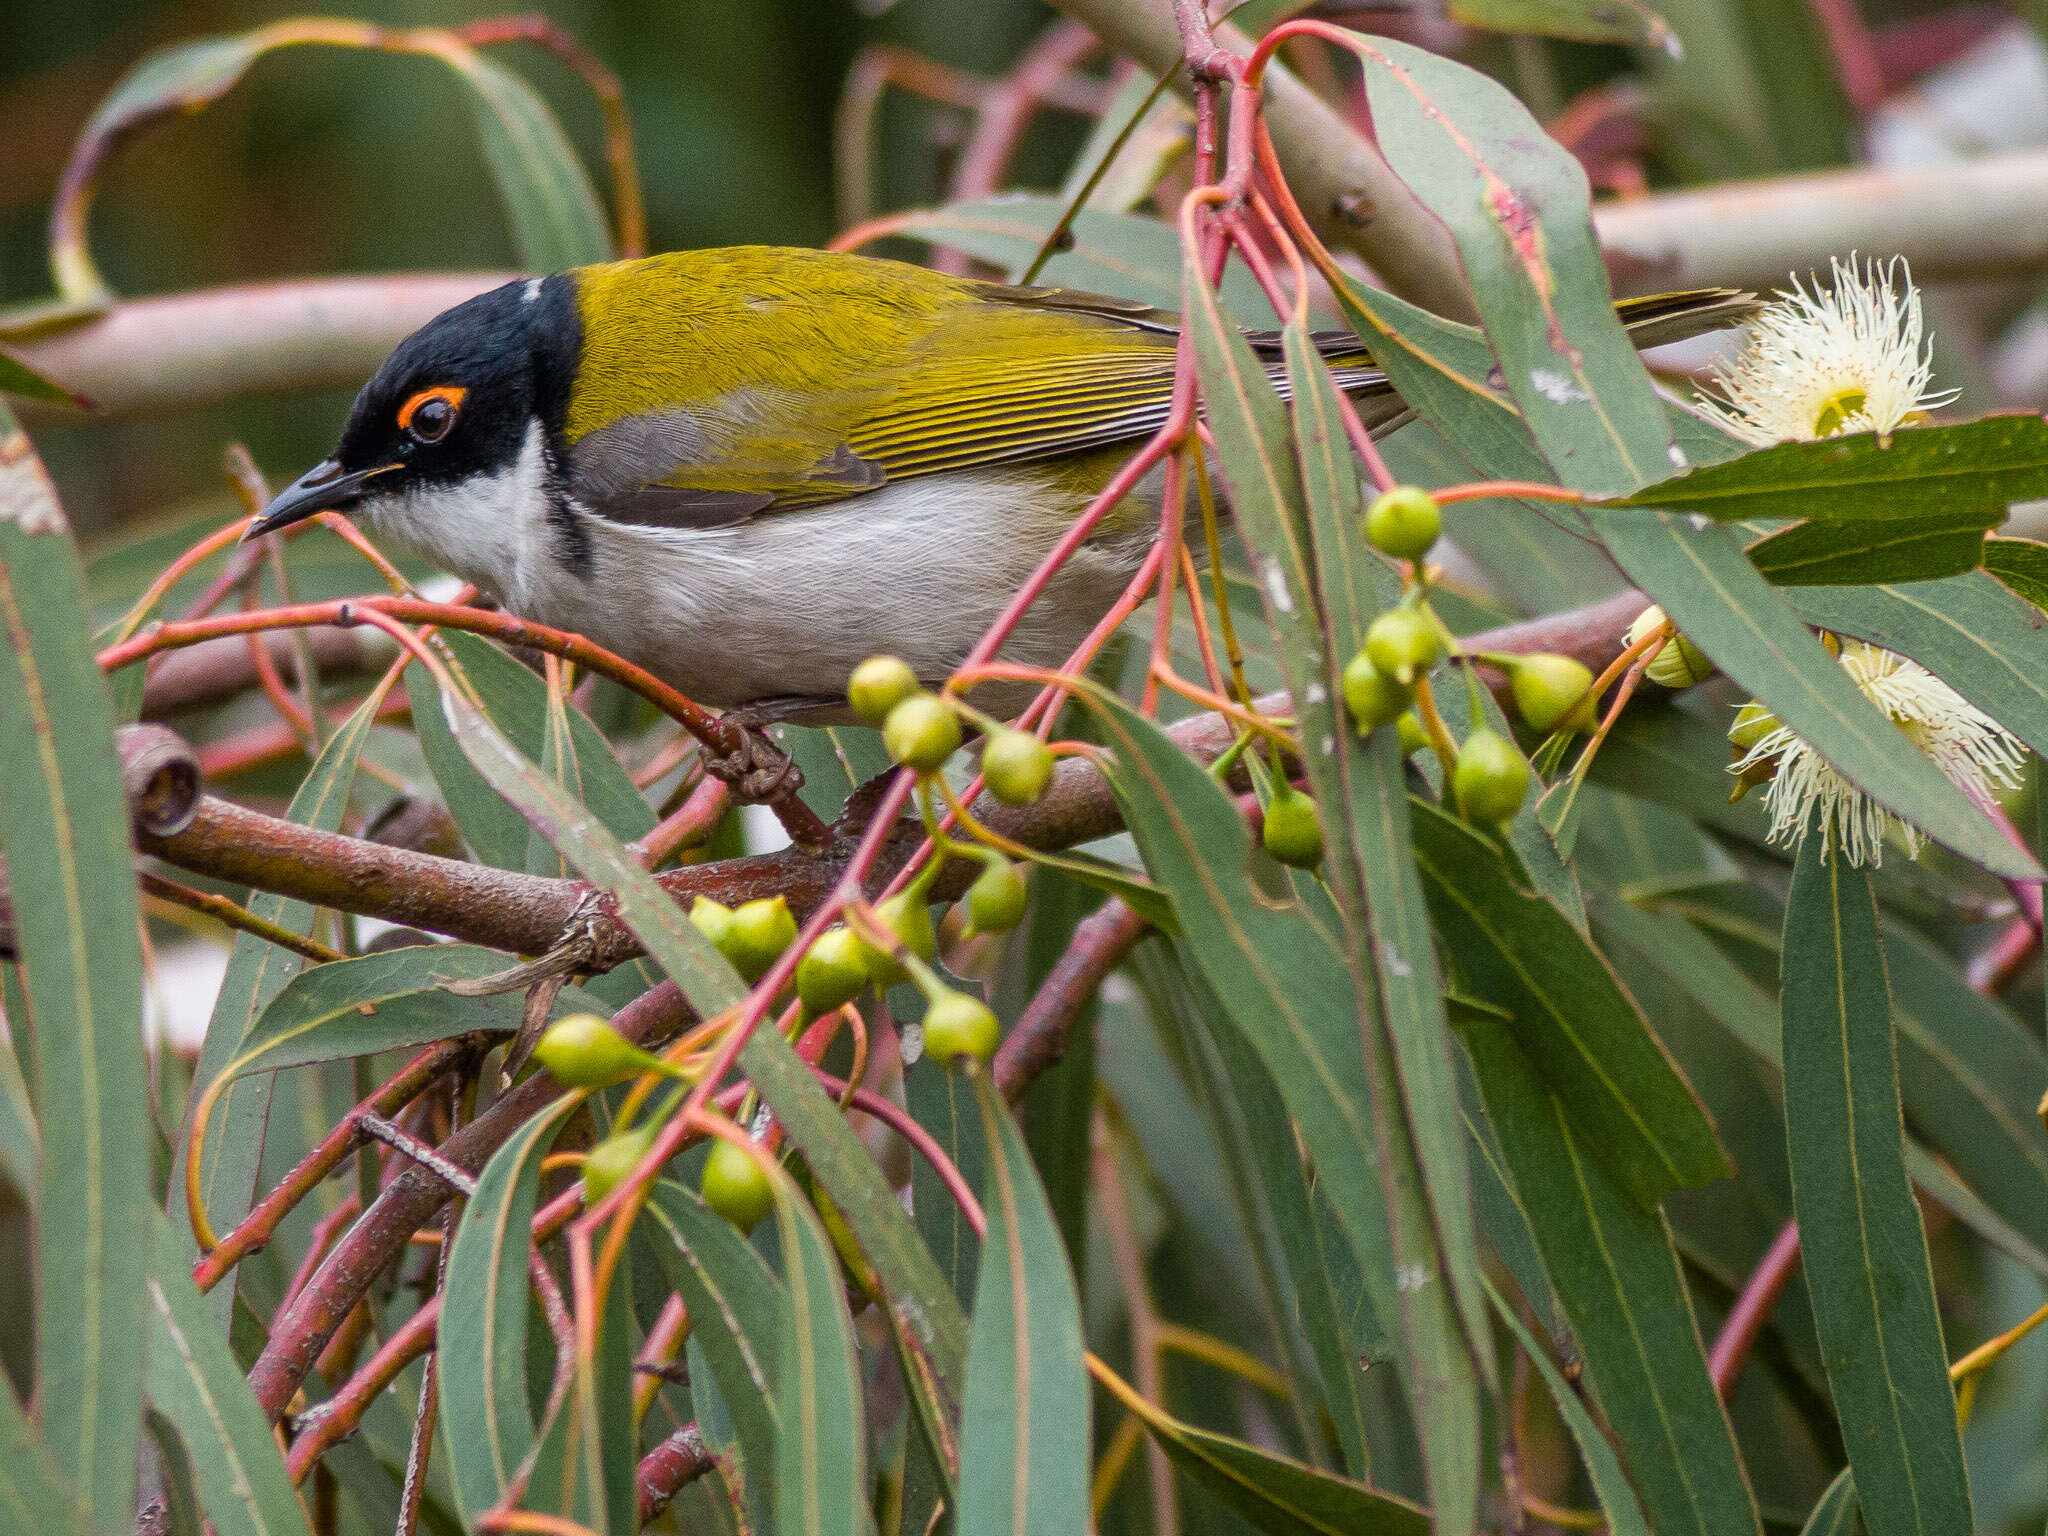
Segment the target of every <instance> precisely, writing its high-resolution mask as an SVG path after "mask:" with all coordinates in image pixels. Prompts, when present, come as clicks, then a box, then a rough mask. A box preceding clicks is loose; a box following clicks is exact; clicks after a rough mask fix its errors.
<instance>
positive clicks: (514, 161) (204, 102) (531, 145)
mask: <svg viewBox="0 0 2048 1536" xmlns="http://www.w3.org/2000/svg"><path fill="white" fill-rule="evenodd" d="M388 41H389V39H388V38H386V37H385V36H384V35H382V34H380V33H379V32H377V31H376V30H375V29H374V28H371V27H367V26H365V27H363V28H362V29H361V30H360V32H359V33H357V34H356V35H353V36H351V35H348V33H347V29H346V28H338V27H333V26H329V27H325V28H317V27H316V28H313V29H310V30H307V31H302V30H300V29H297V28H294V27H292V26H289V25H282V26H274V27H260V28H256V29H253V30H251V31H248V32H243V33H238V34H235V35H233V36H226V37H208V38H198V39H195V40H192V41H189V42H184V43H178V44H174V45H172V46H170V47H168V48H162V49H159V50H158V51H156V52H155V53H152V54H149V55H147V56H145V57H144V58H143V59H142V60H141V61H140V62H139V63H137V64H136V65H135V66H134V67H133V68H132V69H130V70H129V72H128V73H127V74H126V75H125V76H123V77H122V78H121V80H119V81H118V82H117V83H116V84H115V86H114V88H113V89H112V90H111V91H109V92H108V93H107V95H106V96H105V97H104V98H102V100H101V102H100V104H99V106H98V107H96V108H95V109H94V110H93V114H92V116H91V117H90V118H89V119H88V120H87V122H86V125H85V128H84V129H83V130H82V131H81V133H80V135H79V141H78V144H77V146H76V148H75V149H74V150H73V160H74V163H76V164H78V165H82V166H85V167H87V168H88V176H87V179H86V181H85V182H84V183H83V185H82V187H81V189H80V192H79V194H78V198H79V201H78V204H77V206H75V207H73V208H71V209H69V210H60V211H62V212H64V213H65V214H66V216H65V217H64V218H63V219H60V221H59V228H60V235H59V237H58V238H57V239H56V240H55V241H54V242H53V246H52V250H51V265H52V267H53V268H54V269H55V275H56V278H57V287H58V291H59V293H60V294H61V295H62V296H63V297H64V298H65V299H67V300H71V301H73V302H74V303H77V304H82V305H97V304H104V303H105V302H106V301H107V299H108V297H109V293H108V289H107V286H106V282H105V280H104V279H103V278H101V276H100V274H99V271H98V269H97V267H95V266H94V264H93V261H92V257H91V254H90V253H89V252H88V251H87V249H86V247H85V244H84V207H83V203H84V201H85V200H86V199H89V197H90V195H91V186H92V180H93V175H92V173H96V172H97V171H98V170H99V169H100V168H101V167H103V166H104V164H105V162H106V160H107V158H108V157H109V156H110V155H111V154H112V153H113V151H114V150H115V149H116V148H118V147H119V146H120V145H121V144H122V143H123V142H125V141H126V140H128V139H129V138H131V137H133V136H134V135H135V134H136V133H137V132H138V131H140V130H141V129H143V128H144V127H146V126H148V125H149V124H150V123H153V122H156V121H158V120H160V119H162V118H164V117H167V116H171V115H174V114H179V113H187V112H196V111H200V110H202V109H204V108H206V107H208V106H211V105H212V104H213V103H214V102H217V101H219V100H220V99H221V98H222V97H223V96H225V95H227V93H228V92H229V91H231V90H233V89H234V88H235V86H236V85H238V84H239V83H240V82H241V81H242V79H243V78H244V76H246V75H247V74H248V72H249V69H250V67H251V66H253V65H254V64H255V63H256V62H257V61H258V60H259V59H261V58H263V57H264V56H265V55H266V54H268V53H271V52H274V51H276V50H279V49H282V48H288V47H293V46H298V45H303V44H307V43H318V44H324V45H328V46H338V47H361V48H370V49H381V48H383V47H384V46H385V45H386V43H387V42H388ZM424 51H428V52H431V53H432V54H433V56H434V57H436V58H438V59H440V60H441V61H442V62H443V63H445V64H446V65H447V66H448V67H449V68H450V69H451V70H453V71H454V72H455V74H456V75H457V77H458V78H459V79H461V80H462V81H463V82H464V84H465V85H466V86H467V87H468V94H469V97H470V102H471V105H472V107H473V109H474V112H475V117H476V124H477V132H478V135H479V138H480V139H481V142H482V145H483V151H484V162H485V164H486V165H487V166H488V167H489V169H490V172H491V177H492V180H493V181H494V182H495V183H496V185H497V189H498V194H499V197H500V198H501V199H502V201H503V202H504V204H505V211H506V215H507V218H508V220H509V222H510V224H511V228H512V236H513V243H514V245H515V246H516V247H517V248H518V251H519V257H520V260H521V262H522V263H523V264H525V265H526V266H527V267H528V268H529V269H530V270H533V271H537V272H552V271H557V270H560V269H561V268H564V267H571V266H577V265H581V264H583V263H585V262H593V261H606V260H609V259H610V257H611V255H612V248H611V238H610V235H609V233H608V232H607V230H606V227H605V223H604V215H603V210H602V209H601V208H600V207H599V205H598V201H597V194H596V192H595V191H594V190H593V189H592V187H591V185H590V178H589V175H588V173H587V172H586V171H585V170H584V169H583V165H582V162H581V161H580V160H578V159H577V158H576V154H575V151H574V150H573V149H572V148H571V147H570V145H569V141H568V137H567V135H566V134H564V133H563V131H562V126H561V124H560V122H559V121H557V120H556V118H555V115H554V112H553V111H552V109H550V108H549V107H548V105H547V103H546V102H545V101H543V100H542V99H541V97H540V96H539V95H538V94H537V93H536V92H535V91H534V89H533V87H531V86H529V85H527V84H526V83H525V82H524V81H523V80H521V79H520V78H519V77H518V76H516V75H514V74H512V73H510V72H509V71H507V70H505V69H502V68H500V67H499V66H498V65H496V64H493V63H491V62H490V61H488V60H486V59H484V58H483V57H482V56H481V55H479V54H478V53H477V52H476V51H475V50H474V49H472V48H470V47H469V46H468V45H466V44H465V43H463V42H461V41H460V40H459V39H458V38H456V37H454V36H453V35H452V34H447V33H443V34H440V35H439V36H438V37H436V38H435V39H434V43H433V46H432V47H431V48H429V49H427V50H424Z"/></svg>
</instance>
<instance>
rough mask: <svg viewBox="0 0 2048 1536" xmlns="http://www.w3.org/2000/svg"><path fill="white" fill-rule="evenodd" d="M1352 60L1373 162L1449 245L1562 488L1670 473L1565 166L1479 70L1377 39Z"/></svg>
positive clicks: (1661, 420) (1594, 488) (1629, 486)
mask: <svg viewBox="0 0 2048 1536" xmlns="http://www.w3.org/2000/svg"><path fill="white" fill-rule="evenodd" d="M1351 47H1352V51H1353V52H1355V53H1356V54H1357V55H1358V56H1359V59H1360V61H1361V62H1362V63H1363V64H1364V66H1365V89H1366V99H1367V103H1368V105H1369V107H1370V109H1371V112H1372V125H1373V131H1374V134H1375V136H1376V137H1377V139H1378V142H1379V146H1380V149H1381V151H1382V153H1384V154H1385V155H1386V157H1387V163H1388V165H1390V166H1391V167H1392V168H1393V170H1394V172H1395V174H1396V175H1398V176H1399V177H1400V178H1401V179H1402V180H1403V181H1405V182H1407V183H1408V185H1409V187H1410V188H1411V189H1413V191H1414V192H1415V195H1416V196H1417V197H1419V198H1420V199H1421V200H1422V202H1423V203H1424V205H1425V206H1427V207H1428V208H1429V210H1430V212H1432V213H1434V214H1435V215H1436V216H1437V217H1438V218H1440V219H1442V220H1443V221H1444V223H1445V225H1446V226H1447V227H1448V228H1449V229H1450V231H1451V235H1452V237H1453V239H1455V240H1456V241H1457V244H1458V252H1459V255H1460V257H1461V258H1462V259H1463V261H1464V265H1465V274H1466V277H1467V279H1468V280H1469V282H1470V284H1471V288H1472V293H1473V297H1474V299H1475V300H1476V301H1477V303H1478V308H1479V318H1480V323H1481V325H1482V326H1483V327H1484V329H1485V331H1486V339H1487V341H1488V342H1489V343H1490V344H1491V345H1492V348H1493V351H1494V355H1495V356H1496V357H1497V358H1499V360H1500V367H1501V373H1502V376H1503V378H1504V380H1505V382H1506V386H1507V391H1508V394H1509V395H1510V396H1511V397H1512V398H1513V400H1514V402H1515V404H1516V405H1517V406H1518V407H1519V408H1520V409H1521V412H1522V415H1523V418H1524V419H1525V420H1526V421H1527V423H1528V426H1529V430H1530V431H1531V432H1532V433H1533V434H1534V436H1535V439H1536V445H1537V447H1538V448H1539V449H1541V450H1542V453H1543V455H1544V457H1545V458H1546V459H1548V460H1549V461H1550V464H1551V466H1552V467H1553V468H1554V469H1555V470H1556V471H1557V474H1558V476H1559V478H1560V479H1561V480H1562V481H1563V482H1564V483H1565V484H1566V485H1569V486H1571V487H1573V488H1574V489H1577V490H1583V491H1588V492H1592V493H1594V494H1597V495H1620V494H1625V493H1626V492H1628V491H1632V490H1635V489H1636V488H1637V487H1639V486H1641V485H1645V484H1647V483H1648V482H1650V481H1652V480H1658V479H1662V478H1663V477H1665V476H1666V475H1668V474H1670V472H1671V469H1672V467H1673V465H1674V464H1676V465H1680V466H1682V465H1683V464H1684V462H1685V461H1684V456H1683V455H1682V454H1679V453H1678V452H1677V450H1676V448H1675V446H1674V444H1673V442H1672V436H1671V427H1670V423H1669V420H1668V418H1667V417H1666V415H1665V411H1664V407H1663V405H1662V404H1661V402H1659V401H1658V399H1657V396H1656V392H1655V391H1654V390H1653V389H1652V388H1651V385H1650V376H1649V374H1648V372H1647V371H1646V370H1645V369H1644V367H1643V365H1642V361H1641V360H1640V359H1639V358H1638V357H1637V356H1636V352H1635V348H1634V347H1633V346H1632V345H1631V344H1630V342H1629V338H1628V333H1627V331H1626V329H1625V328H1624V327H1623V325H1622V323H1621V321H1620V320H1619V318H1617V316H1616V315H1615V312H1614V305H1613V300H1612V298H1611V296H1610V294H1609V292H1608V287H1607V275H1606V271H1605V269H1604V268H1603V267H1602V266H1601V264H1600V255H1599V250H1598V247H1597V246H1596V245H1595V243H1594V239H1593V227H1592V218H1591V214H1590V212H1589V207H1590V202H1589V192H1588V188H1587V184H1586V175H1585V172H1584V171H1583V170H1582V169H1581V168H1580V166H1579V163H1578V161H1577V160H1576V159H1574V158H1573V157H1572V155H1571V154H1569V153H1568V152H1567V151H1566V150H1565V149H1564V148H1563V147H1562V146H1561V145H1559V144H1557V143H1556V142H1555V141H1553V140H1552V139H1550V138H1549V137H1548V136H1547V135H1546V134H1545V133H1544V132H1543V129H1542V127H1541V126H1540V125H1539V124H1538V123H1537V122H1536V120H1535V119H1534V118H1533V117H1531V116H1530V115H1529V111H1528V109H1527V108H1526V107H1524V106H1523V105H1522V104H1521V103H1520V102H1519V101H1517V100H1516V99H1515V98H1514V96H1513V95H1511V94H1510V93H1509V92H1508V91H1507V89H1506V88H1505V87H1503V86H1501V85H1500V84H1498V83H1497V82H1495V81H1493V80H1491V79H1489V78H1488V77H1486V76H1485V75H1482V74H1480V73H1478V72H1477V71H1476V70H1472V69H1468V68H1467V67H1466V66H1464V65H1462V64H1457V63H1453V62H1452V61H1451V60H1449V59H1444V58H1439V57H1437V56H1436V55H1435V54H1431V53H1427V52H1425V51H1423V50H1422V49H1420V48H1413V47H1409V46H1408V45H1406V44H1403V43H1397V42H1394V41H1392V40H1391V39H1388V38H1382V37H1374V38H1370V39H1368V38H1365V37H1362V36H1359V37H1355V38H1354V39H1353V40H1352V42H1351Z"/></svg>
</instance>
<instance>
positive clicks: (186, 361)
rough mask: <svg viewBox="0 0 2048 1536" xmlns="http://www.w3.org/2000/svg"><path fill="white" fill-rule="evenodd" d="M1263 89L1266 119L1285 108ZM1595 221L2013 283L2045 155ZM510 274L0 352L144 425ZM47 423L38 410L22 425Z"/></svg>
mask: <svg viewBox="0 0 2048 1536" xmlns="http://www.w3.org/2000/svg"><path fill="white" fill-rule="evenodd" d="M1269 82H1271V84H1272V85H1273V87H1274V89H1275V101H1276V109H1277V104H1278V102H1279V101H1281V100H1285V99H1286V96H1285V93H1284V92H1282V91H1280V90H1278V88H1277V82H1272V81H1271V77H1270V76H1269ZM1325 110H1327V109H1325ZM1273 120H1274V123H1275V127H1276V128H1277V127H1278V125H1279V123H1280V121H1281V120H1282V114H1281V113H1280V112H1279V111H1278V110H1276V111H1275V113H1274V119H1273ZM1333 122H1335V119H1334V118H1333ZM1336 128H1337V130H1338V131H1339V132H1341V133H1342V134H1344V135H1345V136H1346V137H1347V138H1349V139H1350V140H1352V141H1354V142H1356V143H1359V144H1362V143H1363V141H1362V140H1358V139H1357V136H1356V135H1355V134H1353V133H1352V132H1351V130H1350V129H1349V128H1348V127H1345V126H1344V125H1343V124H1342V123H1341V122H1336ZM1282 153H1283V154H1285V150H1284V149H1283V150H1282ZM1310 169H1313V167H1311V168H1310ZM1594 223H1595V227H1596V228H1597V229H1598V231H1599V234H1600V237H1601V240H1602V242H1603V244H1604V245H1605V247H1606V251H1607V262H1608V268H1609V271H1610V273H1611V275H1612V276H1613V279H1614V284H1615V289H1616V291H1617V292H1618V293H1623V294H1628V293H1649V292H1656V291H1660V290H1663V289H1668V288H1673V287H1705V286H1715V285H1726V286H1730V287H1750V288H1760V289H1768V288H1773V287H1776V286H1779V285H1781V284H1783V283H1784V282H1785V281H1786V279H1787V276H1788V275H1789V274H1791V273H1793V272H1804V271H1805V270H1806V269H1807V268H1809V267H1811V266H1813V265H1814V264H1815V263H1816V262H1820V261H1822V260H1823V259H1824V258H1825V256H1826V255H1827V253H1829V252H1836V251H1848V250H1864V251H1873V250H1874V251H1886V252H1897V253H1898V254H1900V255H1903V256H1905V257H1906V258H1907V259H1908V260H1909V261H1910V262H1911V263H1912V266H1913V273H1914V276H1915V277H1916V278H1919V279H1921V280H1923V281H1926V282H1943V281H1954V280H1961V279H1971V278H1983V277H2010V276H2021V275H2025V274H2027V273H2029V272H2032V271H2037V270H2039V269H2040V268H2041V267H2043V266H2048V150H2027V151H2019V152H2015V153H2011V154H2004V155H1993V156H1987V157H1985V158H1983V159H1981V160H1974V161H1967V162H1962V163H1958V164H1942V165H1931V166H1915V167H1908V168H1902V169H1880V168H1871V167H1859V168H1856V169H1852V170H1843V171H1828V172H1821V173H1817V174H1813V175H1805V176H1788V177H1782V178H1773V179H1769V180H1761V181H1751V182H1739V183H1733V184H1728V185H1722V186H1715V187H1702V188H1697V189H1686V190H1682V191H1675V192H1666V193H1658V194H1655V195H1652V196H1647V197H1641V198H1636V199H1633V200H1630V201H1626V202H1614V203H1608V204H1604V205H1602V206H1601V207H1599V208H1598V209H1596V210H1595V213H1594ZM1354 243H1355V244H1357V245H1358V246H1359V247H1360V248H1364V247H1365V245H1366V243H1367V242H1366V241H1365V240H1364V238H1363V235H1362V234H1360V237H1359V239H1358V240H1357V241H1355V242H1354ZM1384 249H1386V248H1384V247H1380V246H1378V245H1377V244H1375V245H1374V250H1375V252H1376V253H1378V252H1380V251H1382V250H1384ZM1411 254H1412V253H1411ZM509 276H510V274H507V273H502V272H494V273H450V274H445V275H422V276H411V275H408V276H399V277H355V278H309V279H305V280H302V281H293V282H278V283H264V284H261V285H258V286H254V287H248V288H223V289H215V290H211V291H206V292H199V293H185V294H171V295H166V296H163V297H159V298H146V299H130V300H126V301H123V302H120V303H117V304H115V305H114V306H113V308H111V309H110V310H108V311H107V312H106V313H105V314H104V315H101V316H99V317H97V318H95V319H92V320H87V321H84V322H82V323H80V324H77V325H74V326H71V327H69V328H67V329H63V330H58V331H55V332H51V333H47V334H43V335H30V336H26V337H20V338H15V339H10V340H8V341H7V342H6V350H7V351H9V352H11V353H12V354H13V355H15V356H17V357H19V358H20V359H21V360H22V361H23V362H26V363H27V364H29V366H31V367H33V368H35V369H37V370H38V371H39V372H43V373H47V374H48V375H49V376H50V377H51V378H53V379H55V380H57V381H58V382H59V383H61V384H64V385H66V386H67V387H69V388H71V389H73V390H75V391H77V392H78V393H80V394H83V395H84V396H85V397H86V398H87V399H89V400H91V401H92V402H93V404H94V405H95V407H97V410H98V412H99V414H101V415H102V416H104V417H107V418H119V417H127V416H138V415H148V414H152V413H156V412H163V411H171V410H178V409H183V408H185V407H188V406H194V405H203V404H211V403H214V402H217V401H222V400H229V399H234V398H236V397H238V396H242V395H250V394H266V393H276V392H279V391H284V390H303V389H313V388H319V387H323V386H330V385H337V384H353V383H356V382H359V381H360V380H362V379H364V378H367V377H368V376H369V374H370V373H371V372H372V371H373V370H374V369H375V367H376V365H377V364H378V363H379V362H381V361H382V360H383V358H384V355H385V353H387V352H388V351H390V349H391V348H392V347H393V346H395V345H396V344H397V343H398V342H399V341H400V340H401V339H402V338H403V337H405V336H406V335H407V334H408V333H409V332H411V331H412V330H413V329H414V328H415V327H417V326H419V325H421V324H422V323H424V322H425V321H427V320H428V319H430V318H432V317H433V316H434V315H436V314H438V313H439V312H440V311H441V310H443V309H445V308H447V307H448V306H449V305H450V304H454V303H457V302H459V301H460V300H462V299H465V298H468V297H470V296H471V295H472V294H475V293H480V292H482V291H483V290H484V289H486V288H490V287H495V286H496V285H497V284H498V283H501V282H504V281H506V280H507V279H508V277H509ZM52 415H53V411H52V408H50V407H47V406H45V407H36V408H35V409H34V414H33V416H32V417H31V419H43V420H48V419H51V417H52ZM73 419H76V418H75V417H74V418H73Z"/></svg>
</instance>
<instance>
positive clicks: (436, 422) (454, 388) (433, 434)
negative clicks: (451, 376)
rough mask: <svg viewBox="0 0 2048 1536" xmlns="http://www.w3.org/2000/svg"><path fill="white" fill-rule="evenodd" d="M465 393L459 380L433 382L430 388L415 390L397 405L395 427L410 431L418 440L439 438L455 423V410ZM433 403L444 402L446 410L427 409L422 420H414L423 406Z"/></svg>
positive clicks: (426, 440) (466, 393) (433, 440)
mask: <svg viewBox="0 0 2048 1536" xmlns="http://www.w3.org/2000/svg"><path fill="white" fill-rule="evenodd" d="M468 393H469V391H468V390H466V389H464V388H463V387H462V386H461V385H460V384H436V385H435V386H434V387H433V388H432V389H423V390H421V391H419V392H418V393H417V394H415V395H413V396H412V397H411V398H410V399H408V400H407V401H406V402H405V404H403V405H401V406H400V407H399V408H398V430H399V431H401V432H410V433H412V435H413V436H414V437H416V438H418V439H419V440H420V441H421V442H425V443H436V442H439V441H440V440H441V439H442V438H444V437H446V436H447V435H448V430H449V428H451V427H453V426H454V425H455V417H456V414H457V413H458V412H459V411H460V410H461V409H462V401H463V398H464V397H465V396H467V395H468ZM436 404H438V405H443V406H446V407H447V411H446V413H445V414H443V413H442V412H439V411H428V412H427V416H426V419H425V420H424V421H419V422H417V423H416V422H415V419H414V418H416V417H417V416H418V415H419V413H420V411H421V409H422V408H423V407H426V406H429V405H436ZM437 418H438V419H437Z"/></svg>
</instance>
